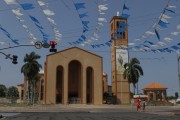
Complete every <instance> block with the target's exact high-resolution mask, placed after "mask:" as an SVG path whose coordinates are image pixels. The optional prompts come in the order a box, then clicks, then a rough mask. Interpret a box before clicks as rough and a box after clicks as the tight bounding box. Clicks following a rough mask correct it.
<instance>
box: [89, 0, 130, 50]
mask: <svg viewBox="0 0 180 120" xmlns="http://www.w3.org/2000/svg"><path fill="white" fill-rule="evenodd" d="M128 11H129V7H127V6H126V4H125V3H124V5H123V10H122V14H121V18H125V19H128V18H129V16H130V15H129V14H128V13H124V12H128ZM118 26H119V28H118V29H117V32H116V33H115V35H114V37H117V38H122V33H123V32H125V30H126V28H127V26H128V24H127V23H125V22H118ZM114 37H112V38H111V40H109V41H107V42H105V43H100V44H92V45H91V47H92V48H100V47H104V46H109V47H110V46H111V42H112V40H114V39H115V38H114Z"/></svg>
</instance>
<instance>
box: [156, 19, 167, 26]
mask: <svg viewBox="0 0 180 120" xmlns="http://www.w3.org/2000/svg"><path fill="white" fill-rule="evenodd" d="M167 24H168V23H165V22H163V21H162V20H159V22H158V25H160V26H161V27H163V28H167Z"/></svg>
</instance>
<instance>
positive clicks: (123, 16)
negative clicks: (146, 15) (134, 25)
mask: <svg viewBox="0 0 180 120" xmlns="http://www.w3.org/2000/svg"><path fill="white" fill-rule="evenodd" d="M129 16H130V15H128V14H124V13H123V14H122V15H121V18H126V19H127V18H128V17H129Z"/></svg>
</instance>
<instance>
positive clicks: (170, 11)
mask: <svg viewBox="0 0 180 120" xmlns="http://www.w3.org/2000/svg"><path fill="white" fill-rule="evenodd" d="M165 10H166V11H169V12H171V13H175V11H173V10H170V9H167V8H165Z"/></svg>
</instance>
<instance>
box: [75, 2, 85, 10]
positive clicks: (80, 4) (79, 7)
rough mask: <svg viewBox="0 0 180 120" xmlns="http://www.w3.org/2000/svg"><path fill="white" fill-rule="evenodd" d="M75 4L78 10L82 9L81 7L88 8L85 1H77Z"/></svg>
mask: <svg viewBox="0 0 180 120" xmlns="http://www.w3.org/2000/svg"><path fill="white" fill-rule="evenodd" d="M74 5H75V7H76V10H79V9H81V8H86V7H85V6H84V5H85V3H75V4H74Z"/></svg>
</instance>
